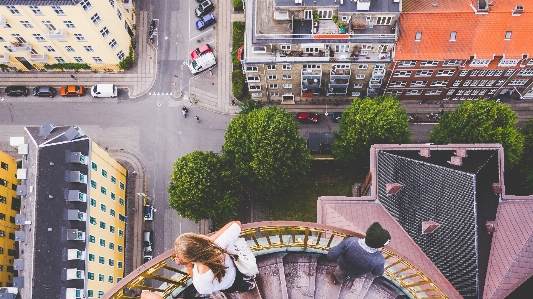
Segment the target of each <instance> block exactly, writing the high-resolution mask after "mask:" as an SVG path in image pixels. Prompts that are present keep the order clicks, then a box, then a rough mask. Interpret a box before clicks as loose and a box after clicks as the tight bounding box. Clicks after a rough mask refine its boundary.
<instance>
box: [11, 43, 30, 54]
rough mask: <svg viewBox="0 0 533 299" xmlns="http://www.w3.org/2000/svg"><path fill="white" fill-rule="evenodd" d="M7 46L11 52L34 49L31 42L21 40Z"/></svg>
mask: <svg viewBox="0 0 533 299" xmlns="http://www.w3.org/2000/svg"><path fill="white" fill-rule="evenodd" d="M7 48H8V49H9V51H11V52H30V51H31V49H32V48H31V44H29V43H19V42H12V43H11V45H9V46H7Z"/></svg>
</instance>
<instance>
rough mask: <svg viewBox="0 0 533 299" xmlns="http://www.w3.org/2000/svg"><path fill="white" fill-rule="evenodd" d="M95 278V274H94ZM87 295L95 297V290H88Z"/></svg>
mask: <svg viewBox="0 0 533 299" xmlns="http://www.w3.org/2000/svg"><path fill="white" fill-rule="evenodd" d="M93 279H94V274H93ZM87 297H88V298H94V291H93V290H87Z"/></svg>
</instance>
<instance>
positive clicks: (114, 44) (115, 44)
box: [109, 39, 118, 50]
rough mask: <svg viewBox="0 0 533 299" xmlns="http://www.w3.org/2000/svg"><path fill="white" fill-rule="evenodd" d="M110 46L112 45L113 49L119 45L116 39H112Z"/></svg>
mask: <svg viewBox="0 0 533 299" xmlns="http://www.w3.org/2000/svg"><path fill="white" fill-rule="evenodd" d="M109 46H110V47H111V49H113V50H114V49H116V48H117V46H118V43H117V41H116V40H115V39H112V40H111V41H110V42H109Z"/></svg>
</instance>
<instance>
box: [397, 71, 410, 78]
mask: <svg viewBox="0 0 533 299" xmlns="http://www.w3.org/2000/svg"><path fill="white" fill-rule="evenodd" d="M393 77H411V71H395V72H394V75H393Z"/></svg>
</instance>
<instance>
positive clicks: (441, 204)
mask: <svg viewBox="0 0 533 299" xmlns="http://www.w3.org/2000/svg"><path fill="white" fill-rule="evenodd" d="M400 154H401V155H400ZM451 155H453V151H431V157H429V158H423V157H421V156H419V154H418V151H417V150H413V151H390V152H389V151H378V165H377V167H378V171H377V180H378V184H377V187H378V199H379V201H380V202H381V204H382V205H383V206H384V207H385V208H386V209H387V210H388V211H389V213H391V215H392V216H393V217H394V218H395V219H396V220H397V221H398V223H399V224H400V225H401V226H402V227H403V229H405V231H406V232H407V233H408V234H409V236H410V237H411V238H412V239H413V240H414V241H415V243H416V244H417V245H418V246H419V247H420V248H421V249H422V251H423V252H424V253H425V254H426V255H427V256H428V257H429V259H430V260H431V261H432V262H433V263H434V264H435V265H436V266H437V268H439V270H440V271H441V272H442V273H443V274H444V276H446V278H447V279H448V280H449V281H450V283H451V284H452V285H453V286H454V287H455V288H456V289H457V291H458V292H459V293H460V294H461V295H462V296H463V297H465V298H470V297H471V298H476V297H477V295H478V293H479V292H480V291H482V284H483V283H482V282H481V283H479V282H480V281H484V276H485V273H486V265H487V263H488V252H489V250H490V241H491V239H490V236H489V238H487V237H486V235H487V233H486V232H485V233H484V234H481V233H480V232H476V219H477V222H478V223H477V224H478V225H479V222H483V228H484V223H485V221H486V219H487V218H491V217H492V219H491V220H494V218H495V214H496V211H495V207H496V206H497V197H496V195H494V192H493V191H492V183H494V182H496V181H497V174H498V168H497V167H498V165H497V152H496V151H469V152H468V157H467V158H463V165H462V166H452V165H450V164H448V163H447V161H449V160H450V157H451ZM425 160H427V161H425ZM433 163H435V164H433ZM484 167H486V169H485V168H484ZM485 172H486V173H485ZM493 175H496V178H495V181H494V180H492V179H493ZM387 183H400V184H402V185H403V186H404V187H403V188H402V189H401V190H400V191H399V192H398V193H396V194H393V195H387V194H386V184H387ZM495 198H496V200H494V199H495ZM476 199H477V200H478V205H479V204H480V203H481V207H480V206H476ZM476 207H477V210H476V209H475V208H476ZM476 217H478V218H476ZM429 220H433V221H435V222H437V223H439V224H441V227H439V228H438V229H437V230H436V231H435V232H433V233H431V234H422V233H421V230H422V222H423V221H429ZM476 242H480V244H483V245H487V244H488V246H487V247H486V250H487V251H486V252H485V251H483V250H482V251H483V252H480V253H479V254H477V252H476ZM478 265H479V269H478ZM481 268H483V269H481ZM478 271H479V277H478V276H476V273H478Z"/></svg>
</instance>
